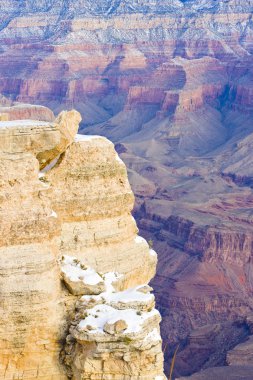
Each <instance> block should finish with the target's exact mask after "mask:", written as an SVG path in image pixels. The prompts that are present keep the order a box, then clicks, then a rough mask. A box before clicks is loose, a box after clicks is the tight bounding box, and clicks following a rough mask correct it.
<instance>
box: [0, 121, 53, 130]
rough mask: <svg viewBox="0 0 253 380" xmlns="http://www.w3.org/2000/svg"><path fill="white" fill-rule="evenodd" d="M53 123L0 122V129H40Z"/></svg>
mask: <svg viewBox="0 0 253 380" xmlns="http://www.w3.org/2000/svg"><path fill="white" fill-rule="evenodd" d="M52 124H53V123H50V122H48V121H40V120H9V121H0V128H18V127H40V126H49V125H52Z"/></svg>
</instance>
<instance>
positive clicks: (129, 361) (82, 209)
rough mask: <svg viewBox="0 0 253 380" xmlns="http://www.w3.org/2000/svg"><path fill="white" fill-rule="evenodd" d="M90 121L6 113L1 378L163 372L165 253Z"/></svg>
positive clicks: (1, 181)
mask: <svg viewBox="0 0 253 380" xmlns="http://www.w3.org/2000/svg"><path fill="white" fill-rule="evenodd" d="M80 120H81V118H80V115H79V114H78V113H77V112H76V111H71V112H62V113H61V114H60V115H59V116H58V118H57V119H56V120H55V121H54V122H42V121H32V120H19V121H17V120H16V121H8V120H6V121H0V156H1V159H0V168H1V170H0V201H1V207H0V220H1V223H0V229H1V239H0V295H1V302H0V379H1V380H7V379H26V380H31V379H41V380H42V379H43V380H53V379H55V380H56V379H57V380H65V379H67V378H70V379H73V380H74V379H75V380H78V379H80V380H81V379H83V380H84V379H108V380H109V379H110V380H113V379H115V380H116V379H125V380H128V379H129V380H151V379H153V380H162V379H165V377H164V375H163V355H162V351H161V337H160V330H159V322H160V314H159V313H158V311H156V310H155V307H154V304H155V302H154V296H153V294H152V293H151V291H152V288H150V287H149V286H148V285H147V284H148V282H149V281H150V279H151V278H152V277H153V276H154V274H155V268H156V261H157V258H156V253H155V252H154V251H153V250H151V249H150V248H149V245H148V244H147V242H146V241H145V240H144V239H143V238H141V237H139V236H138V235H137V234H138V230H137V227H136V223H135V220H134V219H133V217H132V216H131V210H132V208H133V202H134V197H133V193H132V191H131V188H130V185H129V183H128V179H127V172H126V168H125V165H124V163H123V162H122V161H121V160H120V159H119V157H118V155H117V153H116V152H115V150H114V146H113V144H112V143H111V142H110V141H108V140H107V139H105V138H103V137H98V136H87V137H85V136H79V135H76V133H77V130H78V126H79V122H80Z"/></svg>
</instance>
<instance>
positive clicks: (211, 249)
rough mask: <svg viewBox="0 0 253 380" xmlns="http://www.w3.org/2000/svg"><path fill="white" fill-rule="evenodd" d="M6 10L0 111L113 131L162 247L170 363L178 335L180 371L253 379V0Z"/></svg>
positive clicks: (1, 30)
mask: <svg viewBox="0 0 253 380" xmlns="http://www.w3.org/2000/svg"><path fill="white" fill-rule="evenodd" d="M1 10H2V11H3V12H1V19H0V41H1V51H0V93H1V94H2V95H3V98H2V101H0V103H1V107H2V108H1V109H0V112H2V113H6V112H7V113H8V114H9V113H10V112H12V113H13V118H14V119H15V118H18V119H27V118H28V119H38V120H44V121H53V120H54V117H53V115H52V111H53V112H54V114H58V113H59V112H60V111H62V110H63V109H68V110H70V109H72V108H76V109H77V110H78V111H79V112H80V113H81V115H82V118H83V120H82V122H81V124H80V130H79V133H81V134H91V135H94V134H95V135H102V136H106V137H108V138H109V139H110V140H111V141H113V142H114V143H115V147H116V150H117V152H118V153H119V155H120V157H121V158H122V160H123V161H124V162H125V163H126V165H127V168H128V175H129V181H130V183H131V186H132V188H133V192H134V194H135V197H136V200H135V207H134V216H135V218H136V220H137V224H138V227H139V229H140V234H141V235H142V236H144V237H145V238H146V239H147V240H148V241H150V244H151V245H152V244H153V245H154V248H155V250H156V251H157V252H158V256H159V260H158V268H157V274H156V276H155V278H154V280H153V281H152V286H153V287H154V290H155V295H156V299H157V307H158V308H159V311H160V312H161V314H162V324H161V330H162V337H163V349H164V352H165V368H166V371H167V373H169V368H170V363H171V359H172V357H173V354H174V352H175V350H176V348H177V347H178V345H179V349H178V352H177V357H176V364H175V369H174V375H175V376H176V377H177V378H180V377H185V376H190V375H192V378H193V379H195V378H196V379H202V378H203V379H212V377H213V378H214V377H215V378H216V379H217V378H219V379H220V380H225V379H226V378H227V377H228V376H230V377H231V376H237V378H238V377H239V378H240V377H241V378H244V377H245V379H246V378H247V377H246V376H248V378H249V379H250V376H251V373H253V371H252V368H251V367H252V366H253V362H252V360H251V356H250V354H248V352H249V353H250V352H251V345H250V342H251V335H252V324H251V319H252V310H253V309H252V308H253V305H252V287H253V282H252V281H253V277H252V207H251V206H252V202H253V197H252V185H253V171H252V167H253V166H252V163H253V156H252V146H253V135H252V120H253V118H252V116H253V60H252V52H253V44H252V41H253V28H252V13H253V4H252V1H251V0H244V1H242V0H224V1H219V2H217V1H211V0H196V1H193V0H186V1H179V0H173V1H159V0H154V1H151V0H149V1H145V2H144V1H142V0H139V1H137V0H136V1H130V0H127V1H124V2H123V1H120V0H115V1H111V2H108V1H100V2H99V3H98V2H94V1H93V2H92V1H88V0H79V1H75V3H73V4H71V2H70V1H63V0H57V1H50V0H43V1H33V2H32V1H28V0H27V1H26V2H25V4H24V5H21V3H20V2H19V1H14V0H4V1H3V2H2V4H1ZM25 103H29V104H30V105H29V106H25ZM37 104H40V106H37ZM13 106H14V108H15V109H16V111H15V112H14V108H13ZM46 107H48V108H49V109H52V111H50V110H49V109H48V108H46ZM8 109H12V111H8ZM28 109H29V110H28ZM22 114H23V116H22ZM43 114H44V116H43ZM45 115H46V116H45ZM8 117H10V118H11V117H12V116H8ZM80 165H81V163H80ZM95 190H96V189H94V191H95ZM87 196H88V195H87ZM65 198H66V199H68V194H67V193H65V194H61V195H60V198H59V199H61V200H62V199H65ZM68 202H69V205H73V201H71V200H69V201H68ZM117 202H118V201H117ZM119 202H120V201H119ZM64 204H65V201H64ZM117 204H118V203H117ZM69 205H67V201H66V204H65V206H66V207H70V206H69ZM65 206H64V207H65ZM94 206H96V205H94ZM60 207H61V206H60V204H55V205H54V207H53V209H55V210H56V208H59V210H60ZM71 207H72V206H71ZM73 207H74V206H73ZM80 207H81V205H80ZM59 212H60V211H57V213H59ZM61 212H62V211H61ZM67 226H68V220H66V230H67V228H68V227H67ZM79 227H80V226H79ZM79 227H78V228H77V231H79V232H78V234H79V233H80V234H81V229H80V228H79ZM78 234H77V235H78ZM66 236H67V234H66ZM66 239H67V237H66ZM66 244H67V246H68V247H69V250H70V251H74V252H75V254H73V256H75V257H77V259H78V260H81V257H80V256H79V248H78V247H75V246H74V245H73V244H72V243H70V242H67V241H66ZM77 246H78V244H77ZM90 265H91V266H92V267H93V266H94V263H90ZM106 270H109V268H107V269H106ZM151 277H152V276H151V275H150V276H149V278H151ZM146 282H147V281H146ZM78 339H79V338H78ZM80 339H81V338H80ZM241 345H243V347H244V348H242V346H241ZM70 346H71V343H70ZM71 347H72V346H71ZM244 350H245V351H244ZM245 352H247V355H249V360H248V361H246V362H245V361H244V356H245V355H246V354H245ZM199 371H201V372H199ZM198 372H199V373H198ZM201 376H202V377H201ZM243 376H244V377H243ZM190 378H191V377H190ZM231 378H232V377H231Z"/></svg>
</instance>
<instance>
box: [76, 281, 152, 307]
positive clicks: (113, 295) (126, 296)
mask: <svg viewBox="0 0 253 380" xmlns="http://www.w3.org/2000/svg"><path fill="white" fill-rule="evenodd" d="M143 286H145V285H141V286H137V287H136V288H131V289H127V290H123V291H122V292H115V291H114V292H111V291H106V292H103V293H101V294H99V295H97V296H86V295H85V296H82V297H81V301H84V302H89V301H90V300H91V299H92V298H94V299H95V300H96V301H99V302H101V303H103V301H105V302H106V303H108V304H112V306H113V303H118V302H120V303H123V304H127V303H134V302H138V303H143V304H145V305H146V304H147V303H149V302H152V301H153V300H154V295H153V294H151V293H143V292H140V291H139V289H140V288H142V287H143Z"/></svg>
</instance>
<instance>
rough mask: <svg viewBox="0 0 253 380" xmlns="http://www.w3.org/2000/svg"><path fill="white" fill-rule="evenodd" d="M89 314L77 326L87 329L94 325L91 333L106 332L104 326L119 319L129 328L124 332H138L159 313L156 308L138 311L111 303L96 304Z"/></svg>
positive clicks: (80, 328) (79, 328) (80, 329)
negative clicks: (120, 308)
mask: <svg viewBox="0 0 253 380" xmlns="http://www.w3.org/2000/svg"><path fill="white" fill-rule="evenodd" d="M87 312H88V316H87V317H86V318H85V319H83V320H81V321H80V322H79V324H78V326H77V328H78V330H79V331H82V330H86V329H87V326H92V328H93V329H92V330H91V331H89V333H90V334H97V333H102V334H104V330H103V329H104V326H105V324H106V323H108V324H114V323H115V322H117V321H120V320H123V321H125V322H126V324H127V326H128V327H127V329H126V330H125V331H124V332H123V334H130V333H137V332H140V331H141V329H142V325H143V323H144V322H145V321H147V320H148V319H149V318H152V317H155V316H157V315H159V312H158V311H157V310H155V309H153V310H152V311H149V312H142V313H138V311H136V310H133V309H125V310H118V309H115V308H113V307H111V306H109V305H96V306H95V307H93V308H92V309H89V310H88V311H87Z"/></svg>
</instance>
